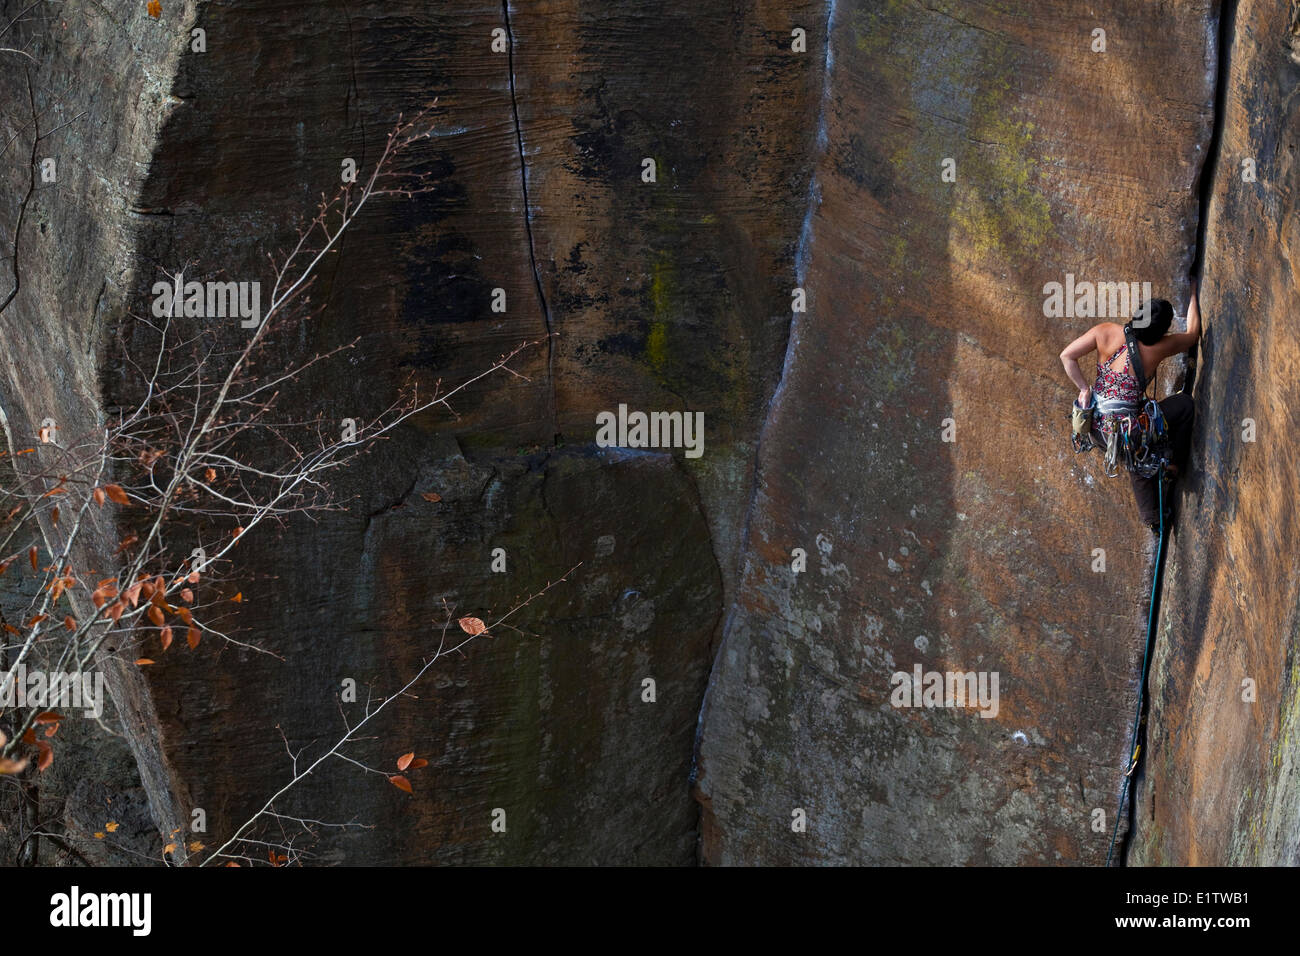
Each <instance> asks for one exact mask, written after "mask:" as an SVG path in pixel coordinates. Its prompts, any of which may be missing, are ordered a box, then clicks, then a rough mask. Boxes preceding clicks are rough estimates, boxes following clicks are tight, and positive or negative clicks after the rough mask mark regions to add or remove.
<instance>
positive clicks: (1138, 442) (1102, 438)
mask: <svg viewBox="0 0 1300 956" xmlns="http://www.w3.org/2000/svg"><path fill="white" fill-rule="evenodd" d="M1124 345H1125V349H1126V350H1127V352H1128V364H1129V369H1130V371H1131V372H1132V375H1133V379H1134V381H1136V382H1137V395H1138V398H1137V400H1136V401H1134V400H1132V399H1131V398H1130V397H1128V396H1123V397H1112V396H1103V397H1102V398H1101V399H1100V400H1098V399H1097V397H1096V395H1093V396H1092V404H1091V405H1089V406H1088V407H1087V408H1082V407H1081V406H1080V405H1079V402H1078V400H1075V402H1074V405H1073V408H1072V410H1071V436H1070V442H1071V444H1072V446H1073V447H1074V452H1075V454H1081V453H1083V452H1087V451H1091V450H1092V449H1093V448H1102V449H1104V450H1105V453H1104V459H1103V460H1104V465H1105V468H1106V476H1107V477H1109V478H1115V477H1117V476H1118V475H1119V468H1120V465H1123V466H1124V467H1125V468H1126V469H1128V470H1129V471H1130V472H1132V473H1134V474H1136V475H1139V476H1140V477H1142V478H1152V477H1154V476H1155V475H1156V474H1157V473H1158V472H1160V471H1161V469H1162V468H1163V467H1164V465H1166V464H1168V461H1169V426H1168V424H1167V423H1166V421H1165V416H1164V413H1163V412H1162V411H1161V409H1160V403H1159V402H1157V401H1156V400H1155V399H1153V398H1147V397H1146V390H1147V384H1148V382H1147V378H1146V372H1145V370H1144V369H1143V368H1142V354H1141V352H1140V351H1139V350H1138V342H1137V336H1136V335H1134V334H1133V324H1132V323H1129V324H1128V325H1125V326H1124ZM1113 359H1114V356H1112V357H1111V360H1113ZM1107 374H1109V372H1108V373H1107ZM1099 378H1100V377H1099Z"/></svg>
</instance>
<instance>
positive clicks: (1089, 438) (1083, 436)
mask: <svg viewBox="0 0 1300 956" xmlns="http://www.w3.org/2000/svg"><path fill="white" fill-rule="evenodd" d="M1096 411H1097V400H1096V399H1095V398H1093V397H1092V396H1091V395H1090V396H1088V407H1087V408H1083V407H1082V406H1080V405H1079V400H1078V399H1077V398H1076V399H1075V400H1074V410H1073V411H1072V412H1071V415H1070V431H1071V435H1070V442H1071V444H1072V445H1074V453H1075V454H1076V455H1077V454H1079V453H1080V452H1085V451H1090V450H1091V449H1093V448H1096V447H1099V446H1098V444H1097V440H1096V438H1094V437H1093V429H1094V428H1095V427H1096V426H1095V425H1094V424H1093V420H1092V418H1093V414H1094V413H1095V412H1096Z"/></svg>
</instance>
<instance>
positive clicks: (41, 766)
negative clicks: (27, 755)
mask: <svg viewBox="0 0 1300 956" xmlns="http://www.w3.org/2000/svg"><path fill="white" fill-rule="evenodd" d="M36 749H37V751H38V752H39V753H40V757H39V758H37V760H36V772H37V773H44V772H45V771H46V770H48V769H49V767H50V764H52V763H54V748H53V747H51V746H50V745H49V744H47V743H46V742H45V741H44V740H38V741H36Z"/></svg>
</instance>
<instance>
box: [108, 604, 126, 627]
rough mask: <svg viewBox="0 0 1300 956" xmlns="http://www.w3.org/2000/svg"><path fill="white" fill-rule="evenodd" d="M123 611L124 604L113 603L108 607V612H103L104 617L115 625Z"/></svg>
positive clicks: (124, 608)
mask: <svg viewBox="0 0 1300 956" xmlns="http://www.w3.org/2000/svg"><path fill="white" fill-rule="evenodd" d="M125 610H126V605H125V604H123V603H122V602H121V601H114V602H113V603H112V604H110V605H109V606H108V610H107V611H105V612H104V615H105V616H106V617H108V618H109V619H110V620H111V621H112V622H113V623H114V624H116V623H117V622H118V620H119V619H120V618H121V617H122V612H123V611H125Z"/></svg>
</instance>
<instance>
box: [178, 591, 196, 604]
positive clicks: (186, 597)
mask: <svg viewBox="0 0 1300 956" xmlns="http://www.w3.org/2000/svg"><path fill="white" fill-rule="evenodd" d="M181 600H182V601H184V602H185V603H186V604H193V603H194V592H193V591H191V590H190V589H189V588H181Z"/></svg>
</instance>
